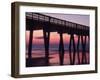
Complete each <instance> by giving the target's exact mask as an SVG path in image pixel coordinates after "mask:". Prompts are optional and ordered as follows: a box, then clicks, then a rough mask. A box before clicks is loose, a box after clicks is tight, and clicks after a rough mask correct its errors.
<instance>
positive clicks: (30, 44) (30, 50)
mask: <svg viewBox="0 0 100 80" xmlns="http://www.w3.org/2000/svg"><path fill="white" fill-rule="evenodd" d="M32 40H33V30H30V35H29V46H28V59H31V58H32Z"/></svg>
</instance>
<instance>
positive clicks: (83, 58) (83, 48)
mask: <svg viewBox="0 0 100 80" xmlns="http://www.w3.org/2000/svg"><path fill="white" fill-rule="evenodd" d="M86 39H87V36H84V38H83V36H81V41H82V64H85V63H87V58H86Z"/></svg>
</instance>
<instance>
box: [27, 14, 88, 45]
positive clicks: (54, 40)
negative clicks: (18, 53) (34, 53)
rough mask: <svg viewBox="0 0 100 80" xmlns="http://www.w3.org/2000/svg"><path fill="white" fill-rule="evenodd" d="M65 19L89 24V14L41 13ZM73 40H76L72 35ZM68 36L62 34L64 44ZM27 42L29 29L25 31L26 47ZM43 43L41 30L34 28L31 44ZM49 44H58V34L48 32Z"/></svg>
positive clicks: (67, 41)
mask: <svg viewBox="0 0 100 80" xmlns="http://www.w3.org/2000/svg"><path fill="white" fill-rule="evenodd" d="M42 14H45V15H49V16H52V17H56V18H59V19H63V20H66V21H71V22H75V23H78V24H83V25H87V26H89V21H90V20H89V15H79V14H53V13H52V14H51V13H42ZM74 38H75V42H77V36H74ZM69 40H70V36H69V35H68V34H63V41H64V44H68V43H69ZM28 43H29V31H26V47H27V46H28ZM43 44H44V40H43V31H42V30H36V31H34V32H33V45H36V46H40V45H43ZM50 44H52V45H55V46H58V44H59V34H58V33H57V32H51V33H50Z"/></svg>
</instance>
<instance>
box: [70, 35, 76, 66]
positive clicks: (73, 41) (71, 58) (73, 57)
mask: <svg viewBox="0 0 100 80" xmlns="http://www.w3.org/2000/svg"><path fill="white" fill-rule="evenodd" d="M72 43H73V44H72ZM72 46H73V55H72ZM75 53H76V49H75V40H74V34H71V35H70V42H69V58H70V64H71V65H74V64H75Z"/></svg>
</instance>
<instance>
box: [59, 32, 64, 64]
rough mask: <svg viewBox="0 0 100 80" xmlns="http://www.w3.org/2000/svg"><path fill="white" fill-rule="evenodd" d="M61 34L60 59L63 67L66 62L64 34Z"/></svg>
mask: <svg viewBox="0 0 100 80" xmlns="http://www.w3.org/2000/svg"><path fill="white" fill-rule="evenodd" d="M59 34H60V43H59V58H60V65H63V62H64V44H63V34H62V33H59Z"/></svg>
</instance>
